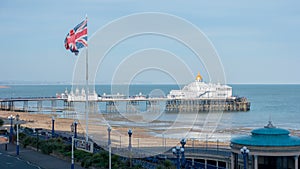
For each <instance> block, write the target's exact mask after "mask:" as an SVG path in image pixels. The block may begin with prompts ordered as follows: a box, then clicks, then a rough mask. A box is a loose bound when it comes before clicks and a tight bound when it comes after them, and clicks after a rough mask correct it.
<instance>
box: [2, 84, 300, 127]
mask: <svg viewBox="0 0 300 169" xmlns="http://www.w3.org/2000/svg"><path fill="white" fill-rule="evenodd" d="M230 86H231V87H232V89H233V95H235V96H240V97H246V98H247V99H248V100H249V101H250V102H251V108H250V109H251V110H250V111H247V112H224V113H223V114H222V120H221V121H222V123H228V124H229V123H230V125H227V126H226V125H225V126H226V127H228V126H230V127H231V128H239V129H242V128H248V129H253V128H258V127H263V126H265V125H267V124H268V122H269V121H272V123H273V125H275V126H276V127H281V128H285V129H289V130H300V85H292V84H290V85H279V84H278V85H277V84H276V85H275V84H274V85H269V84H249V85H248V84H232V85H230ZM182 87H183V86H180V85H129V86H127V88H128V93H127V94H129V95H131V96H134V95H139V94H142V95H155V94H158V95H160V96H161V95H164V96H166V95H167V94H168V93H169V92H170V91H171V90H173V89H180V88H182ZM71 88H72V86H71V85H10V86H8V88H0V98H18V97H55V96H56V94H60V93H63V92H64V91H65V90H66V89H67V90H68V91H70V89H71ZM113 88H114V87H112V86H111V85H96V86H95V90H96V92H97V93H98V94H99V95H103V94H104V93H105V94H116V93H112V92H114V91H113ZM49 104H50V103H49ZM17 106H18V105H17ZM19 106H21V105H19ZM58 106H62V105H58ZM100 111H101V110H100ZM167 118H171V119H172V118H176V115H170V117H167Z"/></svg>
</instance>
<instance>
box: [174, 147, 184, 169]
mask: <svg viewBox="0 0 300 169" xmlns="http://www.w3.org/2000/svg"><path fill="white" fill-rule="evenodd" d="M172 152H173V154H174V155H176V157H177V165H176V166H177V167H176V168H177V169H180V159H179V158H180V153H183V152H184V148H182V147H181V148H180V146H176V147H175V148H173V149H172Z"/></svg>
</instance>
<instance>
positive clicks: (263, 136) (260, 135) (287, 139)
mask: <svg viewBox="0 0 300 169" xmlns="http://www.w3.org/2000/svg"><path fill="white" fill-rule="evenodd" d="M251 133H252V135H247V136H240V137H235V138H232V139H231V143H233V144H240V145H245V146H270V147H271V146H272V147H286V146H300V138H299V137H296V136H290V135H289V134H290V132H289V131H288V130H286V129H282V128H276V127H274V126H273V125H272V124H271V123H270V122H269V124H268V126H265V127H264V128H259V129H254V130H252V132H251Z"/></svg>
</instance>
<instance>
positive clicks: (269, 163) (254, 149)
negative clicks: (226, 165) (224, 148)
mask: <svg viewBox="0 0 300 169" xmlns="http://www.w3.org/2000/svg"><path fill="white" fill-rule="evenodd" d="M230 146H231V151H232V155H231V164H232V165H231V169H238V168H239V167H241V166H244V164H246V166H247V169H251V168H252V169H298V166H299V155H300V138H299V137H296V136H290V132H289V131H288V130H286V129H282V128H277V127H275V126H273V125H272V123H271V122H269V124H268V125H267V126H265V127H264V128H258V129H254V130H252V131H251V135H247V136H240V137H235V138H232V139H231V144H230ZM244 146H245V147H244ZM243 147H244V149H243ZM244 150H247V151H244ZM242 152H243V153H244V155H245V159H246V160H245V161H246V162H245V163H243V162H244V160H243V155H242Z"/></svg>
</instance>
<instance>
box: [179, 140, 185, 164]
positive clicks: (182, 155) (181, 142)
mask: <svg viewBox="0 0 300 169" xmlns="http://www.w3.org/2000/svg"><path fill="white" fill-rule="evenodd" d="M180 144H181V147H182V148H183V149H184V145H185V144H186V139H185V138H182V139H181V140H180ZM181 165H185V157H184V151H182V152H181Z"/></svg>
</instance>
